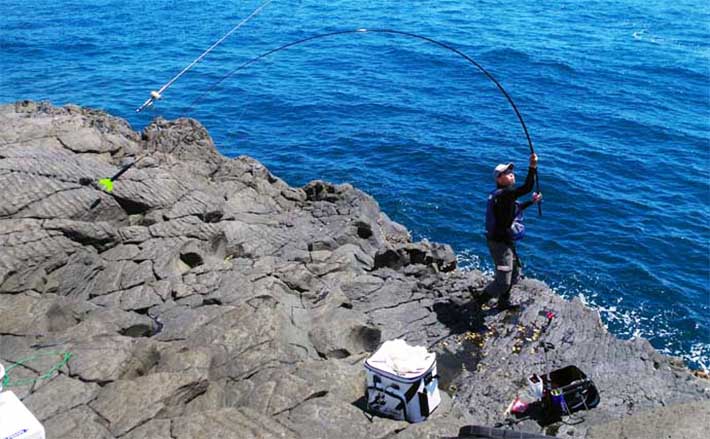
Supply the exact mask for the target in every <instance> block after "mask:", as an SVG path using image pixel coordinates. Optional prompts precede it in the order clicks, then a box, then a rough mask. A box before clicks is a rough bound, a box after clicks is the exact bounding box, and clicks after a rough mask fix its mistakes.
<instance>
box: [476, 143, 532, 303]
mask: <svg viewBox="0 0 710 439" xmlns="http://www.w3.org/2000/svg"><path fill="white" fill-rule="evenodd" d="M514 168H515V166H514V165H513V163H506V164H499V165H498V166H496V167H495V170H494V171H493V177H494V179H495V182H496V189H495V190H493V191H492V192H491V193H490V194H489V195H488V203H487V206H486V241H487V242H488V249H489V250H490V252H491V257H492V258H493V263H494V265H495V276H494V278H493V281H492V282H491V283H489V284H488V285H487V286H486V288H485V290H484V292H483V298H484V300H485V299H486V298H488V299H490V298H491V297H497V298H498V304H497V308H498V309H499V310H501V311H503V310H506V309H510V308H514V307H515V305H512V304H511V303H510V290H511V289H512V287H513V285H514V284H515V283H517V282H518V280H519V279H520V276H521V269H522V264H521V263H520V259H519V258H518V254H517V251H516V248H515V242H516V241H519V240H521V239H523V236H524V235H525V225H524V224H523V210H525V209H526V208H528V207H529V206H531V205H533V204H535V203H539V202H540V200H542V194H541V193H533V196H532V200H530V201H526V202H523V203H520V202H518V201H517V199H518V198H520V197H522V196H523V195H525V194H527V193H529V192H530V191H532V189H533V184H534V182H535V175H536V173H537V154H535V153H532V154H531V155H530V167H529V168H528V175H527V177H525V183H523V185H522V186H520V187H517V188H516V187H515V173H514Z"/></svg>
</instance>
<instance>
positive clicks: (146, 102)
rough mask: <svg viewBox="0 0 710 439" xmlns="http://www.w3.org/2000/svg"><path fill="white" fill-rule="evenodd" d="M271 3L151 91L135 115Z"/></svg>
mask: <svg viewBox="0 0 710 439" xmlns="http://www.w3.org/2000/svg"><path fill="white" fill-rule="evenodd" d="M271 2H272V0H266V1H265V2H264V3H262V4H261V6H259V7H258V8H256V9H254V11H252V13H251V14H249V15H248V16H247V17H246V18H245V19H243V20H242V21H240V22H239V24H237V25H236V26H234V27H233V28H232V29H231V30H230V31H229V32H227V33H226V34H224V36H223V37H222V38H220V39H219V40H217V41H216V42H215V43H214V44H212V45H211V46H210V47H209V48H208V49H207V50H205V51H204V52H202V54H201V55H200V56H198V57H197V58H195V59H194V60H193V61H192V62H191V63H190V64H188V66H187V67H185V68H184V69H182V71H180V73H178V74H177V75H175V76H173V78H172V79H171V80H170V81H168V82H166V83H165V84H164V85H163V86H162V87H160V89H158V90H157V91H156V90H153V91H151V92H150V97H149V98H148V99H147V100H146V101H145V102H143V104H142V105H141V106H140V107H138V108H136V113H140V112H141V111H143V109H145V108H146V107H149V106H151V105H153V103H154V102H155V101H157V100H158V99H160V98H162V97H163V93H164V92H165V91H166V90H167V89H168V88H170V86H172V85H173V84H174V83H175V81H177V80H178V79H180V77H181V76H182V75H184V74H185V73H187V72H188V71H189V70H190V69H191V68H192V67H194V66H195V64H197V63H198V62H200V61H202V60H203V59H204V57H205V56H207V54H208V53H210V52H211V51H212V49H214V48H215V47H217V46H219V45H220V44H221V43H222V41H224V40H226V39H227V38H228V37H229V36H230V35H232V34H233V33H234V32H236V31H237V29H239V28H240V27H242V26H243V25H244V24H245V23H246V22H247V21H249V20H251V19H252V18H253V17H254V16H256V15H257V14H258V13H259V12H261V10H262V9H264V8H265V7H266V6H267V5H268V4H269V3H271Z"/></svg>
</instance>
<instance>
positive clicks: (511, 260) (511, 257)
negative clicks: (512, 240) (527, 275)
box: [484, 240, 522, 303]
mask: <svg viewBox="0 0 710 439" xmlns="http://www.w3.org/2000/svg"><path fill="white" fill-rule="evenodd" d="M488 250H490V252H491V257H492V258H493V263H494V264H495V267H494V268H495V276H494V278H493V281H492V282H491V283H489V284H488V285H487V286H486V289H485V291H484V292H485V294H487V295H489V296H491V297H497V298H498V303H503V302H507V301H509V300H510V289H511V288H512V287H513V285H515V284H516V283H518V280H520V276H521V275H522V270H521V264H520V261H519V260H518V258H517V256H516V253H515V247H514V246H513V245H511V244H506V243H504V242H497V241H490V240H489V241H488Z"/></svg>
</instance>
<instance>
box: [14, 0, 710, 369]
mask: <svg viewBox="0 0 710 439" xmlns="http://www.w3.org/2000/svg"><path fill="white" fill-rule="evenodd" d="M260 4H261V2H260V1H209V2H207V1H188V0H183V1H168V0H151V1H138V0H131V1H126V0H120V1H118V0H115V1H114V0H93V1H70V0H66V1H61V2H48V1H37V0H22V1H20V0H0V102H3V103H6V102H14V101H16V100H22V99H32V100H49V101H51V102H53V103H54V104H57V105H62V104H65V103H75V104H79V105H82V106H90V107H96V108H101V109H104V110H106V111H109V112H111V113H113V114H115V115H118V116H121V117H124V118H126V119H128V120H129V121H130V123H131V124H132V125H133V127H134V128H135V129H137V130H140V129H142V128H143V127H144V126H145V125H147V124H148V123H149V122H150V120H151V119H152V118H154V117H156V116H162V117H165V118H175V117H178V116H183V115H186V116H190V117H193V118H196V119H199V120H200V121H201V122H202V123H203V124H204V125H205V126H206V128H207V129H208V130H209V132H210V133H211V135H212V136H213V138H214V141H215V143H216V144H217V145H218V148H219V149H220V151H221V152H222V153H224V154H226V155H228V156H237V155H241V154H246V155H250V156H252V157H255V158H256V159H258V160H260V161H261V162H263V163H264V164H265V165H267V166H268V167H269V168H270V170H271V171H272V172H273V173H275V174H276V175H277V176H279V177H281V178H283V179H284V180H285V181H286V182H288V183H289V184H291V185H296V186H300V185H303V184H305V183H307V182H308V181H310V180H313V179H325V180H329V181H332V182H350V183H352V184H354V185H355V186H356V187H358V188H360V189H362V190H364V191H366V192H368V193H370V194H372V195H373V196H374V197H375V198H376V199H377V200H378V201H379V203H380V206H381V208H382V209H383V210H384V211H385V212H386V213H387V214H389V215H390V216H391V217H392V218H393V219H394V220H396V221H398V222H400V223H402V224H404V225H406V227H407V228H409V229H410V230H411V231H412V234H413V235H414V237H415V238H417V239H422V238H427V239H429V240H432V241H438V242H444V243H449V244H451V245H452V246H453V248H454V250H455V251H456V252H457V254H458V255H459V259H460V264H461V266H463V267H470V268H481V269H484V270H490V268H491V264H490V262H489V257H488V254H487V249H486V245H485V240H484V237H483V234H482V232H483V217H484V210H485V203H486V195H487V193H488V192H489V191H490V190H491V189H492V186H493V181H492V177H491V173H492V169H493V167H494V166H495V165H496V164H497V163H501V162H507V161H513V162H515V163H516V165H517V166H518V169H519V171H520V173H519V176H518V178H519V181H520V182H521V181H522V179H523V178H524V174H525V170H526V169H527V159H528V154H529V152H528V146H527V142H526V139H525V135H524V132H523V130H522V128H521V126H520V124H519V122H518V120H517V118H516V117H515V113H514V112H513V110H512V109H511V107H510V106H509V104H508V102H507V101H506V100H505V98H504V97H503V96H502V95H501V94H500V93H499V92H498V90H497V89H496V87H495V86H494V85H493V84H492V83H491V82H490V81H488V80H487V79H486V77H485V76H484V75H483V74H481V72H479V71H478V70H477V69H476V68H475V67H474V66H472V65H471V64H469V63H467V62H466V61H465V60H464V59H462V58H461V57H459V56H457V55H456V54H454V53H453V52H451V51H448V50H445V49H442V48H441V47H439V46H436V45H434V44H430V43H426V42H424V41H421V40H418V39H416V38H410V37H404V36H401V35H389V34H378V33H357V34H347V35H341V36H335V37H331V38H322V39H318V40H314V41H311V42H308V43H304V44H301V45H295V46H293V47H291V48H289V49H288V50H283V51H280V52H278V53H275V54H273V55H271V56H268V57H265V58H264V59H263V60H261V61H259V62H256V63H254V64H252V65H250V66H249V67H248V68H244V69H242V70H240V71H238V72H237V73H235V74H233V75H232V76H230V77H228V78H227V79H225V80H224V81H222V82H221V83H218V81H220V80H221V79H222V78H224V77H225V76H226V75H229V73H230V72H232V71H233V70H234V69H236V68H237V67H238V66H239V65H240V64H241V63H243V62H245V61H247V60H249V59H251V58H253V57H255V56H257V55H259V54H261V53H264V52H265V51H267V50H270V49H273V48H275V47H278V46H280V45H283V44H286V43H289V42H292V41H295V40H298V39H301V38H306V37H309V36H313V35H317V34H321V33H327V32H333V31H337V30H353V29H358V28H370V29H375V28H380V29H393V30H397V31H403V32H412V33H416V34H420V35H423V36H426V37H429V38H433V39H435V40H438V41H441V42H443V43H446V44H447V45H450V46H452V47H455V48H456V49H458V50H460V51H462V52H463V53H465V54H467V55H468V56H470V57H472V58H473V59H475V60H476V61H477V62H478V63H480V64H481V65H482V66H484V67H485V68H487V69H488V70H489V71H490V72H491V74H493V75H494V76H495V77H496V78H497V79H498V80H499V81H500V82H501V84H502V85H503V86H504V87H505V89H506V90H507V91H508V92H509V93H510V95H511V96H512V98H513V99H514V100H515V102H516V103H517V105H518V107H519V108H520V111H521V113H522V115H523V117H524V119H525V121H526V123H527V127H528V129H529V131H530V135H531V137H532V140H533V142H534V144H535V147H536V151H537V153H538V155H539V157H540V173H539V175H540V188H541V190H542V192H543V194H544V203H543V215H542V216H538V215H537V213H536V212H535V211H534V209H530V210H528V211H527V212H526V214H527V218H526V220H527V224H528V230H529V232H528V236H527V237H526V238H525V240H524V241H523V243H522V244H521V245H520V253H521V257H522V259H523V262H524V263H525V267H526V273H527V275H529V276H533V277H536V278H539V279H542V280H545V281H546V282H548V283H549V284H550V285H551V286H553V287H554V288H555V289H556V290H557V291H558V292H559V293H560V294H562V295H564V296H566V297H570V298H571V297H577V296H579V297H581V298H583V300H585V301H586V302H587V303H588V304H590V305H591V306H594V307H596V308H598V309H599V311H600V313H601V315H602V318H603V320H604V322H605V323H606V324H607V326H608V328H609V329H610V330H611V331H612V332H613V333H615V334H617V335H618V336H620V337H622V338H631V337H636V336H643V337H646V338H648V339H649V340H650V341H651V343H652V344H653V345H654V346H655V347H656V348H658V349H660V350H661V351H663V352H665V353H668V354H672V355H677V356H681V357H683V358H684V359H685V360H686V361H687V363H688V364H689V365H690V366H692V367H694V368H708V367H710V335H709V334H710V286H709V285H710V222H709V220H710V215H709V210H708V205H709V201H710V160H709V159H710V7H709V6H708V3H707V2H705V1H700V0H691V1H685V0H677V1H673V2H649V1H646V0H620V1H611V0H609V1H594V0H591V1H585V2H583V3H581V2H577V1H561V0H551V1H545V2H541V1H521V2H517V1H516V2H499V1H487V0H486V1H452V0H439V1H407V2H404V1H402V0H396V1H387V0H379V1H368V0H357V1H356V0H333V1H328V2H322V1H288V2H286V1H273V2H272V3H270V4H269V5H268V6H267V7H266V8H264V9H263V11H262V12H261V13H260V14H258V15H257V16H256V17H254V18H253V19H251V20H250V21H249V22H248V23H246V24H245V25H244V26H243V27H242V28H241V29H239V30H238V31H237V32H235V33H234V34H233V35H231V36H230V37H229V38H228V39H226V40H225V41H224V43H222V44H221V45H220V46H219V47H218V48H216V49H215V50H214V51H213V52H212V53H210V54H209V55H208V56H207V57H206V58H205V59H204V61H203V62H201V63H199V64H198V65H197V66H196V67H195V68H194V69H192V70H191V71H190V72H188V73H187V74H186V75H185V76H184V77H182V78H181V79H180V80H178V81H177V82H176V83H175V84H174V85H173V86H172V87H171V88H170V89H169V90H168V91H167V92H165V94H164V99H163V100H162V101H160V102H159V103H158V104H157V105H156V106H155V107H154V108H153V109H151V110H150V111H145V112H143V113H136V112H135V109H136V107H138V106H139V105H140V104H141V103H142V102H143V101H144V100H145V99H146V98H148V95H149V92H150V91H151V90H156V89H158V88H159V87H160V86H161V85H162V84H164V83H166V82H167V81H168V80H169V79H170V78H171V77H172V76H173V75H175V74H176V73H178V72H179V71H180V70H181V69H182V68H183V67H184V66H186V65H187V64H189V63H190V61H192V60H193V59H194V58H196V57H197V56H198V55H199V54H200V53H201V52H202V51H203V50H205V49H206V48H208V47H209V46H210V45H211V44H212V43H213V42H215V41H216V40H218V39H219V38H220V37H221V36H222V35H224V34H225V33H226V32H228V31H229V30H230V29H232V27H233V26H235V25H236V24H237V23H239V21H240V20H242V19H243V18H245V17H246V16H248V15H249V13H251V11H253V10H254V9H255V8H256V7H257V6H259V5H260ZM208 91H209V93H207V94H205V93H206V92H208ZM195 100H197V102H195Z"/></svg>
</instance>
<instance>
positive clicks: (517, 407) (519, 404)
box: [510, 396, 528, 415]
mask: <svg viewBox="0 0 710 439" xmlns="http://www.w3.org/2000/svg"><path fill="white" fill-rule="evenodd" d="M526 411H528V404H527V403H525V402H523V401H521V400H520V397H518V396H516V397H515V400H513V404H512V405H511V407H510V413H512V414H514V415H522V414H524V413H525V412H526Z"/></svg>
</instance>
